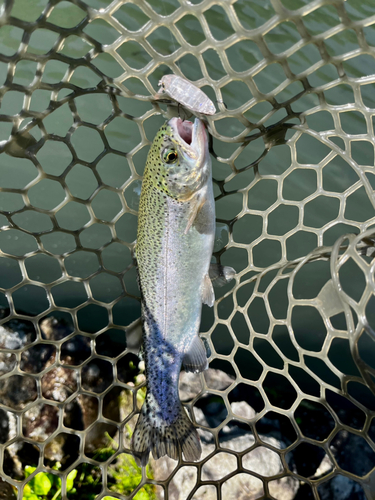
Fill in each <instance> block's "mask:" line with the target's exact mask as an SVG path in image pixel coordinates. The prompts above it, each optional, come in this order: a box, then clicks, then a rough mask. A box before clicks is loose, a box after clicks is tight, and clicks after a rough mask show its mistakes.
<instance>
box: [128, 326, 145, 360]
mask: <svg viewBox="0 0 375 500" xmlns="http://www.w3.org/2000/svg"><path fill="white" fill-rule="evenodd" d="M125 332H126V348H127V349H128V351H130V352H133V353H134V354H138V352H139V350H140V347H141V343H142V333H143V329H142V320H141V318H138V319H136V320H135V321H133V323H130V325H128V326H127V327H126V328H125Z"/></svg>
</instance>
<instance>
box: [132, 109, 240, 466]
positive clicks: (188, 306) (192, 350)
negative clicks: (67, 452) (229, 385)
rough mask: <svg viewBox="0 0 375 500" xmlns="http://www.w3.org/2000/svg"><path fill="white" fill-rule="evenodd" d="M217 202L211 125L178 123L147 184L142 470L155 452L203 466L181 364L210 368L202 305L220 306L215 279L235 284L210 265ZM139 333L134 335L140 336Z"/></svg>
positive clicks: (142, 213)
mask: <svg viewBox="0 0 375 500" xmlns="http://www.w3.org/2000/svg"><path fill="white" fill-rule="evenodd" d="M214 237H215V202H214V194H213V185H212V173H211V160H210V155H209V151H208V136H207V131H206V128H205V125H204V123H203V121H201V120H200V119H198V118H196V119H195V121H194V123H192V122H189V121H182V120H181V119H180V118H176V117H174V118H172V119H170V120H169V121H167V122H166V123H165V124H164V125H163V126H162V127H161V128H160V130H159V131H158V133H157V134H156V137H155V139H154V142H153V144H152V145H151V148H150V151H149V154H148V157H147V161H146V166H145V172H144V177H143V182H142V189H141V197H140V204H139V213H138V229H137V241H136V245H135V251H134V254H135V259H136V264H137V269H138V283H139V287H140V292H141V311H142V324H143V334H142V337H143V360H144V362H145V375H146V388H147V392H146V396H145V401H144V403H143V406H142V408H141V410H140V413H139V417H138V421H137V424H136V426H135V429H134V432H133V435H132V440H131V448H132V452H133V455H134V457H135V458H136V460H137V461H138V463H140V464H141V465H142V466H145V465H146V464H147V462H148V460H149V454H150V452H151V453H152V455H153V457H154V458H155V459H158V458H160V457H162V456H164V455H168V456H169V457H170V458H172V459H175V460H177V459H178V458H179V457H180V456H181V454H183V456H184V458H185V460H187V461H196V460H198V459H199V458H200V455H201V444H200V438H199V436H198V433H197V430H196V428H195V427H194V425H193V423H192V422H191V420H190V419H189V417H188V415H187V413H186V410H185V409H184V407H183V406H182V404H181V401H180V399H179V394H178V381H179V374H180V370H181V367H183V368H184V369H185V370H186V371H190V372H195V373H197V372H201V371H203V370H205V369H207V367H208V360H207V352H206V347H205V344H204V342H203V341H202V339H201V338H200V337H199V335H198V333H199V326H200V320H201V311H202V304H207V305H209V306H212V305H213V304H214V300H215V296H214V291H213V287H212V282H211V278H210V274H211V276H212V279H215V280H218V281H221V282H228V281H230V279H232V278H233V276H234V274H235V271H234V269H232V268H227V269H226V268H224V267H223V266H221V265H220V264H213V265H212V266H213V267H212V266H211V271H210V263H211V257H212V251H213V246H214ZM133 335H134V334H133Z"/></svg>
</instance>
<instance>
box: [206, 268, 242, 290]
mask: <svg viewBox="0 0 375 500" xmlns="http://www.w3.org/2000/svg"><path fill="white" fill-rule="evenodd" d="M208 275H209V277H210V280H211V281H212V284H213V285H216V286H223V285H226V284H227V283H229V282H230V281H232V279H233V278H234V277H235V275H236V271H235V270H234V269H233V267H229V266H222V265H221V264H217V263H211V264H210V268H209V270H208Z"/></svg>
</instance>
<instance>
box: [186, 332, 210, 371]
mask: <svg viewBox="0 0 375 500" xmlns="http://www.w3.org/2000/svg"><path fill="white" fill-rule="evenodd" d="M182 363H183V366H184V369H185V371H187V372H193V373H199V372H202V371H203V370H207V368H208V361H207V350H206V347H205V345H204V343H203V341H202V339H201V338H200V337H198V335H197V336H196V337H195V338H194V340H193V342H192V343H191V346H190V348H189V350H188V352H187V353H186V354H185V356H184V359H183V361H182Z"/></svg>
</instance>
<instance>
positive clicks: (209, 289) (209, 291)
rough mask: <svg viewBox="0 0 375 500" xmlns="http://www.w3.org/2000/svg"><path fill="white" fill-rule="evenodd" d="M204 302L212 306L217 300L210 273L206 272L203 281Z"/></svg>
mask: <svg viewBox="0 0 375 500" xmlns="http://www.w3.org/2000/svg"><path fill="white" fill-rule="evenodd" d="M202 302H203V304H207V305H208V306H210V307H212V306H213V305H214V302H215V292H214V288H213V286H212V283H211V280H210V277H209V275H208V274H206V276H205V277H204V281H203V291H202Z"/></svg>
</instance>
